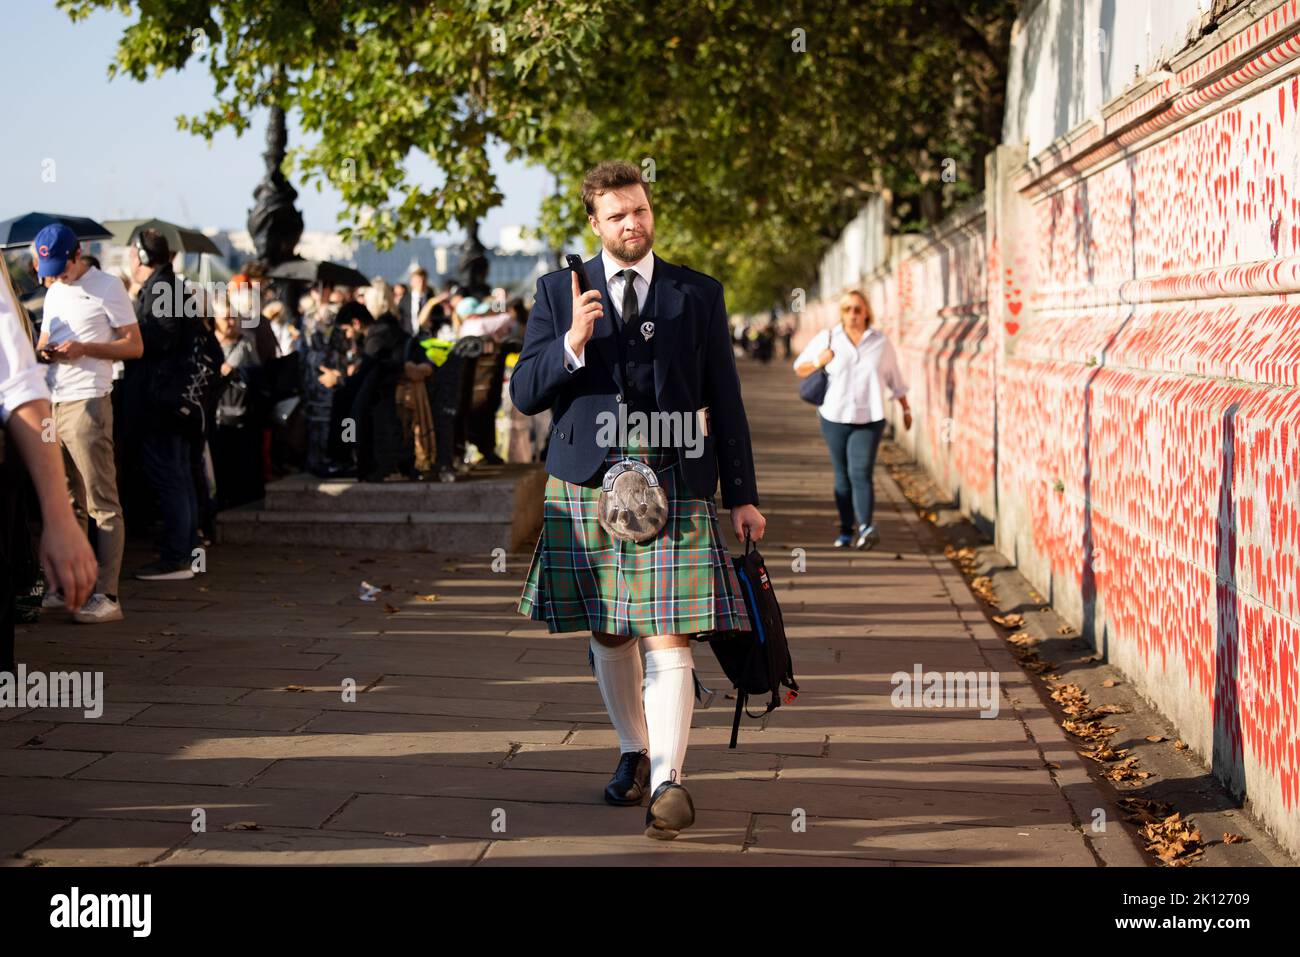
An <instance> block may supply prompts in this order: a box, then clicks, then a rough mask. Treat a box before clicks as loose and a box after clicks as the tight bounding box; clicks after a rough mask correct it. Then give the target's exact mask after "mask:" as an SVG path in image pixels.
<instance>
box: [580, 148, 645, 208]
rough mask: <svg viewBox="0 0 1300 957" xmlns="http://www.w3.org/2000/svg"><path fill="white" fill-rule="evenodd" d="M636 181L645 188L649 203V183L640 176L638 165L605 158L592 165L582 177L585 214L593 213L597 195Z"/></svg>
mask: <svg viewBox="0 0 1300 957" xmlns="http://www.w3.org/2000/svg"><path fill="white" fill-rule="evenodd" d="M638 183H639V184H640V185H641V188H642V189H644V190H645V200H646V202H647V203H649V202H650V184H649V183H648V182H646V181H645V179H643V178H642V176H641V170H640V168H639V167H637V166H634V165H633V164H631V163H628V162H625V161H623V160H605V161H604V162H603V163H600V164H598V165H596V166H593V167H592V168H591V169H590V170H588V171H587V175H586V176H584V177H583V178H582V205H583V206H585V207H587V215H588V216H594V215H595V213H596V197H597V196H601V195H603V194H605V193H607V192H609V191H610V190H611V189H620V188H621V187H624V186H633V185H636V184H638Z"/></svg>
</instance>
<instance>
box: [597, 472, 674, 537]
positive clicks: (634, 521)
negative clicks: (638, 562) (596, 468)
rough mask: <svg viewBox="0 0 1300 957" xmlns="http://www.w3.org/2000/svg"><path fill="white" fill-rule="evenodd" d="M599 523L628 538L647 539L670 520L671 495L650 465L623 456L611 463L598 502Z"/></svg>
mask: <svg viewBox="0 0 1300 957" xmlns="http://www.w3.org/2000/svg"><path fill="white" fill-rule="evenodd" d="M596 517H597V518H598V519H599V520H600V527H601V528H603V529H604V530H605V531H607V532H609V534H611V535H613V536H614V537H615V538H620V539H622V540H623V541H626V542H638V543H639V542H648V541H650V539H652V538H654V537H655V536H656V535H658V534H659V533H660V532H661V531H662V530H663V527H664V525H665V524H667V522H668V495H667V493H666V492H665V491H664V489H663V486H662V485H660V484H659V476H658V474H657V473H656V472H655V470H654V469H652V468H651V467H650V466H648V465H646V464H645V463H644V462H637V461H636V460H634V459H623V460H622V461H621V462H616V463H615V464H614V465H612V466H610V468H609V471H607V472H606V473H605V478H604V481H602V482H601V486H600V498H599V500H598V501H597V502H596Z"/></svg>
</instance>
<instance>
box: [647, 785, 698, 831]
mask: <svg viewBox="0 0 1300 957" xmlns="http://www.w3.org/2000/svg"><path fill="white" fill-rule="evenodd" d="M676 777H677V772H676V771H674V772H673V780H668V781H665V782H664V783H663V784H661V785H659V787H657V788H655V793H654V794H653V795H652V796H651V798H650V806H649V807H648V808H646V812H645V836H646V837H653V838H655V839H656V840H659V841H671V840H672V839H673V838H675V837H676V836H677V835H678V834H680V833H681V831H682V829H683V828H688V827H690V826H691V825H692V824H694V823H695V802H694V801H692V800H691V794H690V792H689V791H687V790H686V788H684V787H682V786H681V785H680V784H678V783H677V781H676V780H675V779H676Z"/></svg>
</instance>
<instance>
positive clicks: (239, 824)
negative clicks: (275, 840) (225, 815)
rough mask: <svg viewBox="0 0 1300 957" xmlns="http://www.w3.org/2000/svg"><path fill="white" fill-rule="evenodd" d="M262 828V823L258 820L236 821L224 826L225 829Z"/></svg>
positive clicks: (251, 829) (246, 829)
mask: <svg viewBox="0 0 1300 957" xmlns="http://www.w3.org/2000/svg"><path fill="white" fill-rule="evenodd" d="M261 829H262V827H261V825H259V824H258V823H257V822H256V821H235V823H233V824H227V825H226V826H225V827H223V828H222V830H223V831H260V830H261Z"/></svg>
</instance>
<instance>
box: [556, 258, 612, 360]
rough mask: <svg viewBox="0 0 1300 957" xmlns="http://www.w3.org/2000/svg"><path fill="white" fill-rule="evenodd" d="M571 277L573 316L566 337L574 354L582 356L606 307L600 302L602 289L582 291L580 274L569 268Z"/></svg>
mask: <svg viewBox="0 0 1300 957" xmlns="http://www.w3.org/2000/svg"><path fill="white" fill-rule="evenodd" d="M569 278H570V280H571V281H572V283H573V317H572V320H571V322H570V324H569V331H568V332H567V333H566V334H565V336H564V339H565V341H566V342H567V343H568V344H569V348H570V349H572V350H573V354H574V355H575V356H580V355H582V350H583V349H584V348H586V346H587V342H588V341H589V340H590V339H591V336H592V334H593V333H594V332H595V329H596V320H597V319H599V318H600V317H601V316H603V315H604V314H605V308H604V306H602V305H601V304H600V290H598V289H592V290H590V291H588V292H582V291H581V290H580V289H579V288H578V274H577V273H576V272H574V271H573V270H569Z"/></svg>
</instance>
